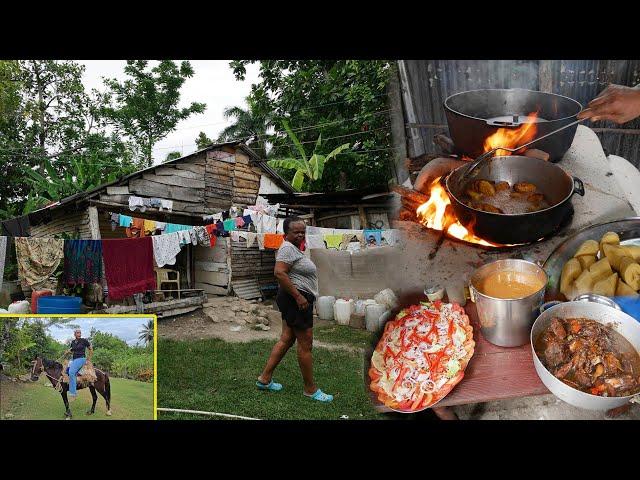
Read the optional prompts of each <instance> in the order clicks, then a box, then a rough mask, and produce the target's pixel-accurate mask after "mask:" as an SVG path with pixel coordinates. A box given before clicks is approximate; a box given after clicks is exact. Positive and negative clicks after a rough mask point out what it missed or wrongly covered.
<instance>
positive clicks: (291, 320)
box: [256, 217, 333, 402]
mask: <svg viewBox="0 0 640 480" xmlns="http://www.w3.org/2000/svg"><path fill="white" fill-rule="evenodd" d="M305 230H306V225H305V223H304V221H303V220H302V219H300V218H298V217H289V218H287V219H285V221H284V232H285V241H284V242H283V243H282V246H281V247H280V249H279V250H278V253H277V255H276V267H275V269H274V274H275V276H276V278H277V279H278V284H279V287H280V288H278V296H277V298H276V303H277V304H278V309H279V310H280V313H281V314H282V334H281V335H280V339H279V340H278V343H276V344H275V345H274V347H273V349H272V350H271V355H270V356H269V359H268V360H267V364H266V365H265V367H264V370H263V371H262V374H260V376H259V377H258V381H257V382H256V385H257V386H258V388H259V389H261V390H272V391H278V390H281V389H282V385H281V384H279V383H276V382H274V381H273V379H272V376H273V371H274V370H275V369H276V367H277V366H278V364H279V363H280V362H281V361H282V359H283V358H284V356H285V354H286V353H287V351H288V350H289V348H291V346H292V345H293V344H294V342H295V341H296V340H297V341H298V365H299V366H300V371H301V372H302V379H303V381H304V389H303V393H304V394H305V395H306V396H307V397H310V398H312V399H313V400H318V401H320V402H330V401H332V400H333V395H328V394H326V393H324V392H323V391H322V390H320V389H319V388H318V387H317V386H316V384H315V382H314V380H313V357H312V355H311V347H312V345H313V303H314V302H315V300H316V297H317V296H318V275H317V271H316V266H315V264H314V263H313V262H312V261H311V260H310V259H309V258H308V257H307V256H306V255H304V254H303V253H302V251H301V250H300V245H301V244H302V242H304V236H305Z"/></svg>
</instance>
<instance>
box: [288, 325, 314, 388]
mask: <svg viewBox="0 0 640 480" xmlns="http://www.w3.org/2000/svg"><path fill="white" fill-rule="evenodd" d="M293 332H294V334H295V336H296V340H297V341H298V365H299V366H300V372H302V381H303V382H304V393H306V394H307V395H312V394H314V393H315V392H316V390H317V389H318V387H316V384H315V382H314V381H313V356H312V354H311V350H312V348H313V329H312V328H307V329H306V330H299V329H295V330H294V331H293Z"/></svg>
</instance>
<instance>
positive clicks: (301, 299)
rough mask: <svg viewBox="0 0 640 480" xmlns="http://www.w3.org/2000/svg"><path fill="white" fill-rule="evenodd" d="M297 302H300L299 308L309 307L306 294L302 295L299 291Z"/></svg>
mask: <svg viewBox="0 0 640 480" xmlns="http://www.w3.org/2000/svg"><path fill="white" fill-rule="evenodd" d="M296 303H297V304H298V309H300V310H306V309H307V308H309V301H308V300H307V299H306V298H304V295H302V294H301V293H299V294H298V296H297V297H296Z"/></svg>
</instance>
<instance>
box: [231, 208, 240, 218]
mask: <svg viewBox="0 0 640 480" xmlns="http://www.w3.org/2000/svg"><path fill="white" fill-rule="evenodd" d="M237 216H238V208H237V207H231V208H230V209H229V217H231V218H236V217H237Z"/></svg>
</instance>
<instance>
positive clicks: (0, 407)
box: [0, 377, 153, 420]
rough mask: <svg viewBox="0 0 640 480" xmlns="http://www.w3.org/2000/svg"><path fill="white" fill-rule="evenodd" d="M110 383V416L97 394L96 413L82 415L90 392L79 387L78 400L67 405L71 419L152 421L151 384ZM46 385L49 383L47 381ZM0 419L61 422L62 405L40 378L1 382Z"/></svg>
mask: <svg viewBox="0 0 640 480" xmlns="http://www.w3.org/2000/svg"><path fill="white" fill-rule="evenodd" d="M110 380H111V413H112V414H113V415H112V416H111V417H108V416H107V415H106V411H107V408H106V404H105V401H104V399H103V398H102V396H101V395H100V394H99V393H98V394H97V395H98V401H97V402H96V413H95V414H94V415H85V412H87V411H88V410H89V409H90V408H91V392H90V391H89V389H88V388H83V389H81V390H78V398H77V399H76V400H75V401H70V402H69V405H70V408H71V412H72V414H73V419H74V420H110V419H114V420H153V383H145V382H136V381H135V380H127V379H123V378H111V379H110ZM46 382H47V383H49V384H50V382H49V381H48V380H47V381H46ZM96 393H97V392H96ZM7 414H9V418H8V417H7V416H6V415H7ZM0 419H2V420H8V419H12V420H63V419H64V403H63V401H62V397H61V396H60V394H59V393H58V392H57V391H56V390H55V389H53V388H51V387H47V386H45V380H44V377H41V378H40V380H39V381H38V382H35V383H22V382H11V381H7V380H3V381H2V383H1V384H0Z"/></svg>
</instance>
